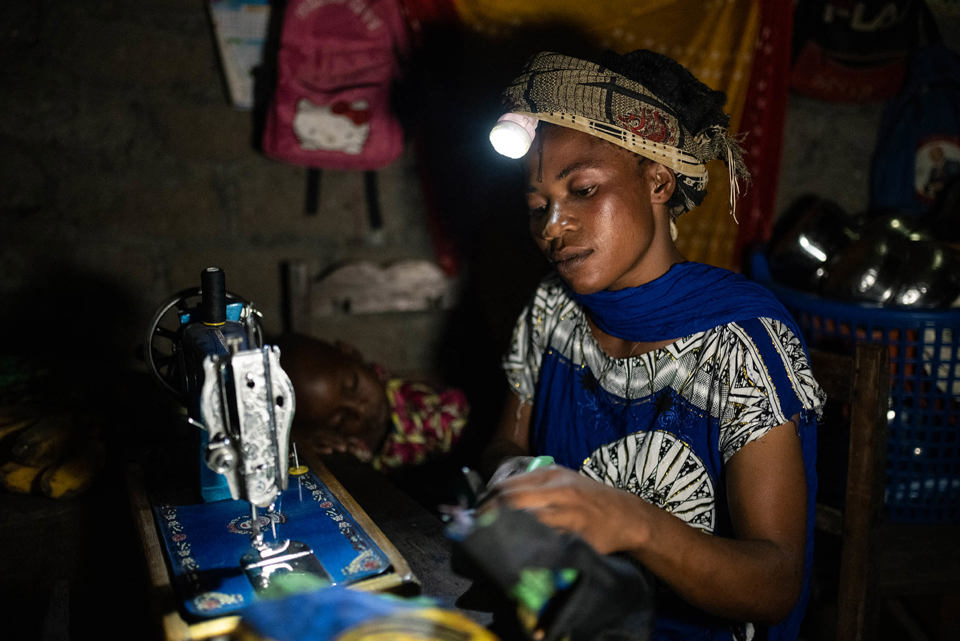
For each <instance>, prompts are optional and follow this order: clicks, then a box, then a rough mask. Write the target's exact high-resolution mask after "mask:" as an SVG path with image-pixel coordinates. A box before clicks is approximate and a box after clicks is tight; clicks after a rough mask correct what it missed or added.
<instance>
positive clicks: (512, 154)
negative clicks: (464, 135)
mask: <svg viewBox="0 0 960 641" xmlns="http://www.w3.org/2000/svg"><path fill="white" fill-rule="evenodd" d="M537 122H538V121H537V119H536V118H534V117H533V116H525V115H523V114H517V113H512V112H508V113H505V114H503V115H502V116H500V118H499V119H498V120H497V124H495V125H494V126H493V129H491V130H490V144H491V145H493V148H494V149H496V150H497V152H498V153H500V154H503V155H504V156H506V157H507V158H522V157H523V156H524V154H526V153H527V151H528V150H529V149H530V145H531V144H532V143H533V137H534V136H535V135H536V131H537Z"/></svg>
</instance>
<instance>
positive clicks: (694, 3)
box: [453, 0, 760, 268]
mask: <svg viewBox="0 0 960 641" xmlns="http://www.w3.org/2000/svg"><path fill="white" fill-rule="evenodd" d="M453 4H454V6H455V8H456V11H457V13H458V15H459V17H460V20H461V21H462V22H463V23H464V24H465V25H467V27H469V28H472V29H474V30H476V31H478V32H481V33H484V34H486V35H488V36H492V37H509V36H510V33H511V32H512V31H513V30H514V29H516V28H521V27H532V26H536V25H538V24H557V23H560V24H565V25H577V26H578V28H579V30H580V31H582V32H583V33H584V35H586V36H587V37H588V38H590V39H591V40H592V41H594V42H595V43H596V44H597V45H598V46H601V47H605V48H608V49H612V50H614V51H617V52H619V53H626V52H628V51H632V50H634V49H650V50H652V51H657V52H659V53H662V54H665V55H668V56H670V57H671V58H673V59H674V60H676V61H677V62H679V63H680V64H682V65H683V66H685V67H686V68H687V69H689V70H690V71H691V72H692V73H693V74H694V75H695V76H697V78H699V79H700V80H701V81H702V82H703V83H704V84H706V85H708V86H709V87H711V88H712V89H717V90H720V91H723V92H724V93H725V94H726V95H727V105H726V112H727V113H728V114H730V130H731V131H732V132H736V131H737V130H738V125H739V123H740V120H741V116H742V115H743V108H744V103H745V101H746V96H747V88H748V85H749V81H750V68H751V65H752V63H753V54H754V46H755V43H756V41H757V35H758V31H759V27H760V8H759V5H758V3H757V2H756V0H645V1H643V2H624V1H623V0H590V1H589V2H584V0H453ZM557 47H558V50H559V51H560V52H561V53H562V52H563V50H562V43H558V45H557ZM708 170H709V175H710V182H709V187H708V190H707V191H708V193H707V197H706V199H705V200H704V202H703V204H702V205H700V206H699V207H698V208H696V209H695V210H693V211H692V212H690V213H688V214H685V215H683V216H681V217H680V218H679V219H678V220H677V228H678V230H679V233H680V235H679V238H678V239H677V246H678V247H679V249H680V251H681V252H682V253H683V254H684V255H685V256H686V257H687V258H688V259H690V260H696V261H701V262H705V263H710V264H712V265H717V266H719V267H728V268H730V267H733V266H734V265H735V264H736V262H737V261H735V260H734V256H733V252H734V248H735V245H736V237H737V228H736V223H735V221H733V220H732V219H731V218H730V214H729V187H728V177H727V169H726V167H725V166H724V165H723V163H720V162H719V161H715V162H713V163H711V164H710V165H708Z"/></svg>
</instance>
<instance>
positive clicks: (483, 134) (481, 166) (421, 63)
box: [398, 25, 596, 439]
mask: <svg viewBox="0 0 960 641" xmlns="http://www.w3.org/2000/svg"><path fill="white" fill-rule="evenodd" d="M543 50H553V51H560V52H562V53H567V54H570V55H578V54H579V55H590V54H595V53H596V48H595V47H593V46H591V45H590V44H589V43H588V42H587V41H586V39H585V37H584V36H583V35H581V33H580V32H578V31H576V30H575V29H571V28H567V27H564V26H559V25H555V26H546V27H541V28H538V29H536V30H528V31H524V32H518V33H514V34H512V35H511V37H510V38H509V39H508V40H491V39H487V38H484V37H483V36H481V35H479V34H476V33H472V32H465V31H461V30H457V29H452V28H443V29H437V30H435V31H432V32H428V33H425V34H424V38H423V42H422V45H421V46H420V47H419V48H418V51H417V55H416V57H415V59H414V60H413V61H412V63H411V65H410V70H409V73H408V74H407V76H406V80H405V85H404V86H403V87H402V88H401V91H400V92H399V106H398V108H399V110H400V113H401V114H402V115H403V117H404V119H405V120H406V122H407V130H408V131H410V132H412V137H413V141H412V142H413V144H415V146H416V149H417V154H418V156H417V158H418V162H419V166H420V172H421V180H422V183H423V190H424V196H425V198H424V200H425V202H426V203H427V208H428V210H429V215H430V216H431V218H432V221H433V223H434V224H435V225H439V226H440V227H441V228H442V229H443V230H444V232H445V234H446V235H447V237H448V239H449V241H450V242H451V243H452V245H453V247H454V250H455V253H456V257H457V260H458V263H459V275H460V277H461V279H462V287H463V289H462V295H461V297H460V303H459V306H458V307H457V309H455V310H454V312H453V314H452V317H451V322H450V325H449V327H448V331H447V334H446V336H445V337H444V342H443V345H444V348H443V349H442V350H441V354H442V362H441V363H440V368H441V371H442V372H443V374H444V376H445V379H446V382H448V383H449V384H452V385H456V386H458V387H461V388H462V389H464V390H465V391H466V392H467V394H468V396H469V397H470V399H471V405H472V410H471V425H473V426H475V429H476V430H477V431H478V438H481V439H482V438H485V437H486V431H485V430H486V429H488V427H487V426H492V425H493V424H494V423H495V422H496V420H497V418H498V417H499V411H500V407H501V405H502V401H503V396H504V394H505V392H506V384H505V382H504V378H503V374H502V371H501V370H500V364H499V363H500V356H501V355H502V354H503V352H504V351H505V350H506V348H507V346H508V343H509V339H510V336H511V333H512V331H513V326H514V323H515V321H516V318H517V315H518V314H519V312H520V310H521V309H522V307H523V305H524V304H525V303H526V301H527V299H528V298H529V296H530V295H531V293H532V292H533V289H534V288H535V286H536V283H537V282H538V281H539V279H540V278H541V277H542V276H543V274H544V273H545V272H546V270H547V267H548V266H547V263H546V261H545V260H544V259H543V257H542V256H541V255H540V253H539V251H538V250H537V248H536V246H535V245H534V243H533V242H532V240H531V239H530V235H529V231H528V227H527V220H528V216H527V208H526V202H525V196H524V195H525V187H526V185H525V181H526V178H525V176H524V173H523V165H522V162H521V161H515V160H509V159H507V158H504V157H502V156H499V155H497V154H496V152H494V151H493V149H492V148H491V146H490V143H489V139H488V135H489V131H490V128H491V127H492V125H493V124H494V123H495V122H496V120H497V118H498V117H499V116H500V115H501V114H502V113H503V111H504V109H503V107H502V104H501V99H500V93H501V92H502V90H503V89H504V88H505V87H506V86H507V85H508V84H509V83H510V82H511V81H512V80H513V78H514V77H516V75H517V74H518V73H519V72H520V69H521V68H522V66H523V64H524V62H525V61H526V60H527V59H528V58H529V57H530V56H531V55H533V54H534V53H536V52H538V51H543Z"/></svg>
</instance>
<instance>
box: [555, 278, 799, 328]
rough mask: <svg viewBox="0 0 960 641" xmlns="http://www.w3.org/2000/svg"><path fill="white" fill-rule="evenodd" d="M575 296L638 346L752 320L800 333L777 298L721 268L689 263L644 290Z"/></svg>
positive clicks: (592, 313) (590, 312)
mask: <svg viewBox="0 0 960 641" xmlns="http://www.w3.org/2000/svg"><path fill="white" fill-rule="evenodd" d="M568 292H569V293H570V297H571V298H573V300H575V301H576V302H577V303H578V304H579V305H580V306H581V307H583V308H584V309H586V310H587V313H588V315H589V316H590V318H591V320H593V322H594V323H596V324H597V327H599V328H600V329H602V330H603V331H604V332H606V333H607V334H610V335H611V336H615V337H617V338H622V339H624V340H629V341H634V342H656V341H664V340H670V339H675V338H683V337H684V336H690V335H691V334H695V333H697V332H703V331H706V330H708V329H712V328H714V327H718V326H720V325H725V324H727V323H734V322H737V321H745V320H749V319H752V318H761V317H764V318H773V319H775V320H778V321H781V322H783V323H785V324H786V325H787V326H788V327H790V329H791V330H792V331H793V333H794V334H796V335H797V337H798V338H801V340H802V337H801V334H800V328H799V327H797V324H796V322H794V320H793V317H791V316H790V313H789V312H788V311H787V310H786V308H785V307H784V306H783V304H782V303H781V302H780V301H779V300H778V299H777V297H776V296H774V295H773V293H772V292H771V291H770V290H768V289H766V288H765V287H763V286H762V285H760V284H758V283H756V282H754V281H752V280H749V279H748V278H747V277H746V276H744V275H743V274H736V273H734V272H731V271H729V270H726V269H722V268H720V267H714V266H712V265H705V264H703V263H693V262H684V263H677V264H675V265H673V266H672V267H671V268H670V269H669V270H668V271H667V273H666V274H664V275H663V276H661V277H660V278H657V279H656V280H653V281H651V282H649V283H645V284H643V285H640V286H639V287H628V288H626V289H619V290H617V291H608V290H604V291H600V292H597V293H595V294H586V295H581V294H577V293H576V292H574V291H572V290H570V289H569V288H568Z"/></svg>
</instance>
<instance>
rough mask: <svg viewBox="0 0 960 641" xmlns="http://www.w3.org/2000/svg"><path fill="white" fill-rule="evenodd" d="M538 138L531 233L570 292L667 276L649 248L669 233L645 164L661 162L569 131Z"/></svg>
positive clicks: (531, 174) (532, 154)
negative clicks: (659, 214) (655, 204)
mask: <svg viewBox="0 0 960 641" xmlns="http://www.w3.org/2000/svg"><path fill="white" fill-rule="evenodd" d="M537 136H538V137H541V136H542V138H541V141H534V144H533V146H532V147H531V149H530V151H529V152H528V153H527V156H526V160H525V161H526V167H527V178H528V184H529V189H528V193H527V204H528V206H529V208H530V233H531V234H532V236H533V239H534V241H535V242H536V243H537V245H538V246H539V247H540V250H541V251H542V252H543V253H544V255H545V256H546V257H547V259H548V260H549V261H550V262H551V263H552V264H553V266H554V267H555V268H556V270H557V271H558V272H559V274H560V276H561V277H562V278H563V279H564V280H565V281H566V282H567V283H568V284H569V285H570V287H571V288H573V290H574V291H576V292H577V293H580V294H590V293H594V292H597V291H600V290H604V289H610V290H617V289H622V288H624V287H633V286H637V285H640V284H642V283H645V282H647V281H649V280H652V279H653V278H656V277H658V276H660V275H661V274H662V273H663V272H664V271H666V267H664V266H663V265H660V264H659V262H660V257H659V254H657V253H656V252H651V251H650V247H651V245H652V244H653V242H654V237H655V235H656V234H658V233H663V231H664V230H663V229H662V227H663V225H662V223H661V222H660V221H657V220H655V218H654V215H653V211H652V206H651V200H650V191H649V188H650V185H649V179H648V176H647V174H649V173H650V171H649V170H648V169H646V167H647V165H650V166H656V167H659V165H656V163H645V164H644V165H641V163H640V159H639V158H638V157H637V156H635V155H634V154H632V153H629V152H627V151H625V150H621V149H619V148H618V147H616V146H614V145H612V144H609V143H606V142H604V141H602V140H600V139H598V138H595V137H593V136H590V135H588V134H585V133H581V132H579V131H575V130H573V129H568V128H566V127H545V128H544V131H543V132H542V133H541V132H539V131H538V133H537ZM538 144H542V146H543V147H542V149H543V153H542V155H541V154H540V153H539V150H538V148H537V146H538ZM541 157H542V164H541ZM661 169H663V168H662V167H661ZM666 224H667V230H666V233H667V234H669V227H668V226H669V221H667V223H666ZM667 267H669V265H667ZM658 270H659V271H658Z"/></svg>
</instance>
